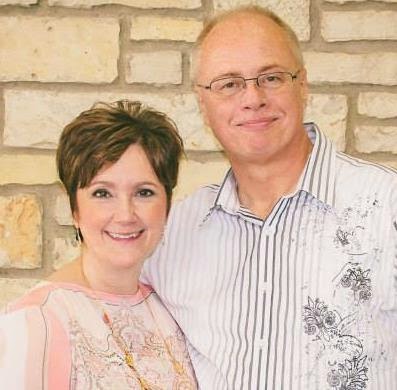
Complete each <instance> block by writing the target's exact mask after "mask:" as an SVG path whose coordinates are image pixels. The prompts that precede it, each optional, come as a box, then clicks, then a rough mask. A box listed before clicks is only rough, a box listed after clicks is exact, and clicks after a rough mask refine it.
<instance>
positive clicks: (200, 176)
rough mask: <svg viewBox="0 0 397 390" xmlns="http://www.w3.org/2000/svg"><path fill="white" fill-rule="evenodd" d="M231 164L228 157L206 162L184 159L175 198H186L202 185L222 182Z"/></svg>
mask: <svg viewBox="0 0 397 390" xmlns="http://www.w3.org/2000/svg"><path fill="white" fill-rule="evenodd" d="M229 166H230V165H229V163H228V161H227V160H226V158H224V159H223V160H219V161H209V162H205V163H201V162H197V161H193V160H183V161H182V164H181V169H180V173H179V180H178V185H177V187H176V189H175V193H174V200H180V199H183V198H185V197H186V196H187V195H189V194H191V193H192V192H193V191H195V190H196V189H197V188H199V187H201V186H204V185H207V184H217V183H220V182H221V181H222V179H223V177H224V176H225V173H226V172H227V170H228V168H229Z"/></svg>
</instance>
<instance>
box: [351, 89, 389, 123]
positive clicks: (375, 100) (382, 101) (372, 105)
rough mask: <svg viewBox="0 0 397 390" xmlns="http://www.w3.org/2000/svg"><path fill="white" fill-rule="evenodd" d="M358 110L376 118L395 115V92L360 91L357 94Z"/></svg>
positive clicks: (362, 113)
mask: <svg viewBox="0 0 397 390" xmlns="http://www.w3.org/2000/svg"><path fill="white" fill-rule="evenodd" d="M358 112H359V114H361V115H367V116H374V117H376V118H393V117H397V94H396V93H388V92H362V93H360V94H359V95H358Z"/></svg>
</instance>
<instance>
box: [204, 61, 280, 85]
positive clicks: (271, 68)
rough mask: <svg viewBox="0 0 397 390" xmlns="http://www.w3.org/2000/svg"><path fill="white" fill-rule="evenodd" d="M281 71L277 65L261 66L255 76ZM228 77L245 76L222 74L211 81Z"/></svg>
mask: <svg viewBox="0 0 397 390" xmlns="http://www.w3.org/2000/svg"><path fill="white" fill-rule="evenodd" d="M283 69H284V67H283V66H281V65H279V64H270V65H265V66H262V67H261V68H259V70H258V73H257V74H262V73H266V72H269V71H272V72H273V71H274V72H277V71H280V72H281V71H282V70H283ZM228 77H245V76H244V75H243V74H242V73H240V72H227V73H222V74H220V75H218V76H216V77H214V78H213V79H212V80H211V81H214V80H219V79H223V78H228Z"/></svg>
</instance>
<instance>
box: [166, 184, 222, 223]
mask: <svg viewBox="0 0 397 390" xmlns="http://www.w3.org/2000/svg"><path fill="white" fill-rule="evenodd" d="M219 189H220V185H219V184H210V185H206V186H203V187H200V188H198V189H197V190H195V191H194V192H193V193H192V194H190V195H188V196H187V197H185V198H183V199H179V200H176V201H175V202H174V204H173V205H172V209H171V215H170V216H172V215H173V214H179V213H185V212H186V211H189V212H191V211H196V212H197V213H201V212H202V213H206V212H208V211H209V210H210V209H211V207H212V206H213V205H214V204H215V200H216V197H217V196H218V193H219Z"/></svg>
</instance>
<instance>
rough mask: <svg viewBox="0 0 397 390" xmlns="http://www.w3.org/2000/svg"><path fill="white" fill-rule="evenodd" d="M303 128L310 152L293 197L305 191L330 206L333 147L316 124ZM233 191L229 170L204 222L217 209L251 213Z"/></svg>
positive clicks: (235, 184)
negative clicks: (311, 147) (309, 143)
mask: <svg viewBox="0 0 397 390" xmlns="http://www.w3.org/2000/svg"><path fill="white" fill-rule="evenodd" d="M304 126H305V129H306V131H307V134H308V137H309V139H310V141H311V142H312V143H313V149H312V152H311V153H310V156H309V158H308V160H307V162H306V165H305V167H304V169H303V171H302V174H301V177H300V179H299V181H298V185H297V188H296V191H295V192H294V194H295V193H297V192H299V191H306V192H308V193H310V194H311V195H312V196H314V197H315V198H317V199H318V200H319V201H321V202H323V203H325V204H327V205H329V206H333V205H334V195H335V194H334V188H335V156H336V151H335V148H334V146H333V144H332V142H331V140H330V139H328V138H327V137H326V136H325V135H324V133H323V132H322V131H321V130H320V129H319V128H318V127H317V125H316V124H314V123H306V124H305V125H304ZM236 189H237V183H236V179H235V177H234V174H233V171H232V169H231V168H230V169H229V171H228V172H227V173H226V175H225V177H224V179H223V182H222V184H221V185H220V187H219V189H218V194H217V196H216V198H215V201H214V203H213V204H212V205H211V207H210V209H209V210H208V213H207V214H206V217H205V218H204V221H205V220H206V219H207V218H208V217H209V216H210V215H211V213H212V212H213V210H215V209H219V208H221V209H223V210H224V211H226V212H228V213H230V214H238V213H242V214H250V212H249V210H247V209H245V208H244V207H243V206H241V205H240V201H239V199H238V195H237V190H236ZM292 195H293V194H292Z"/></svg>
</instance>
